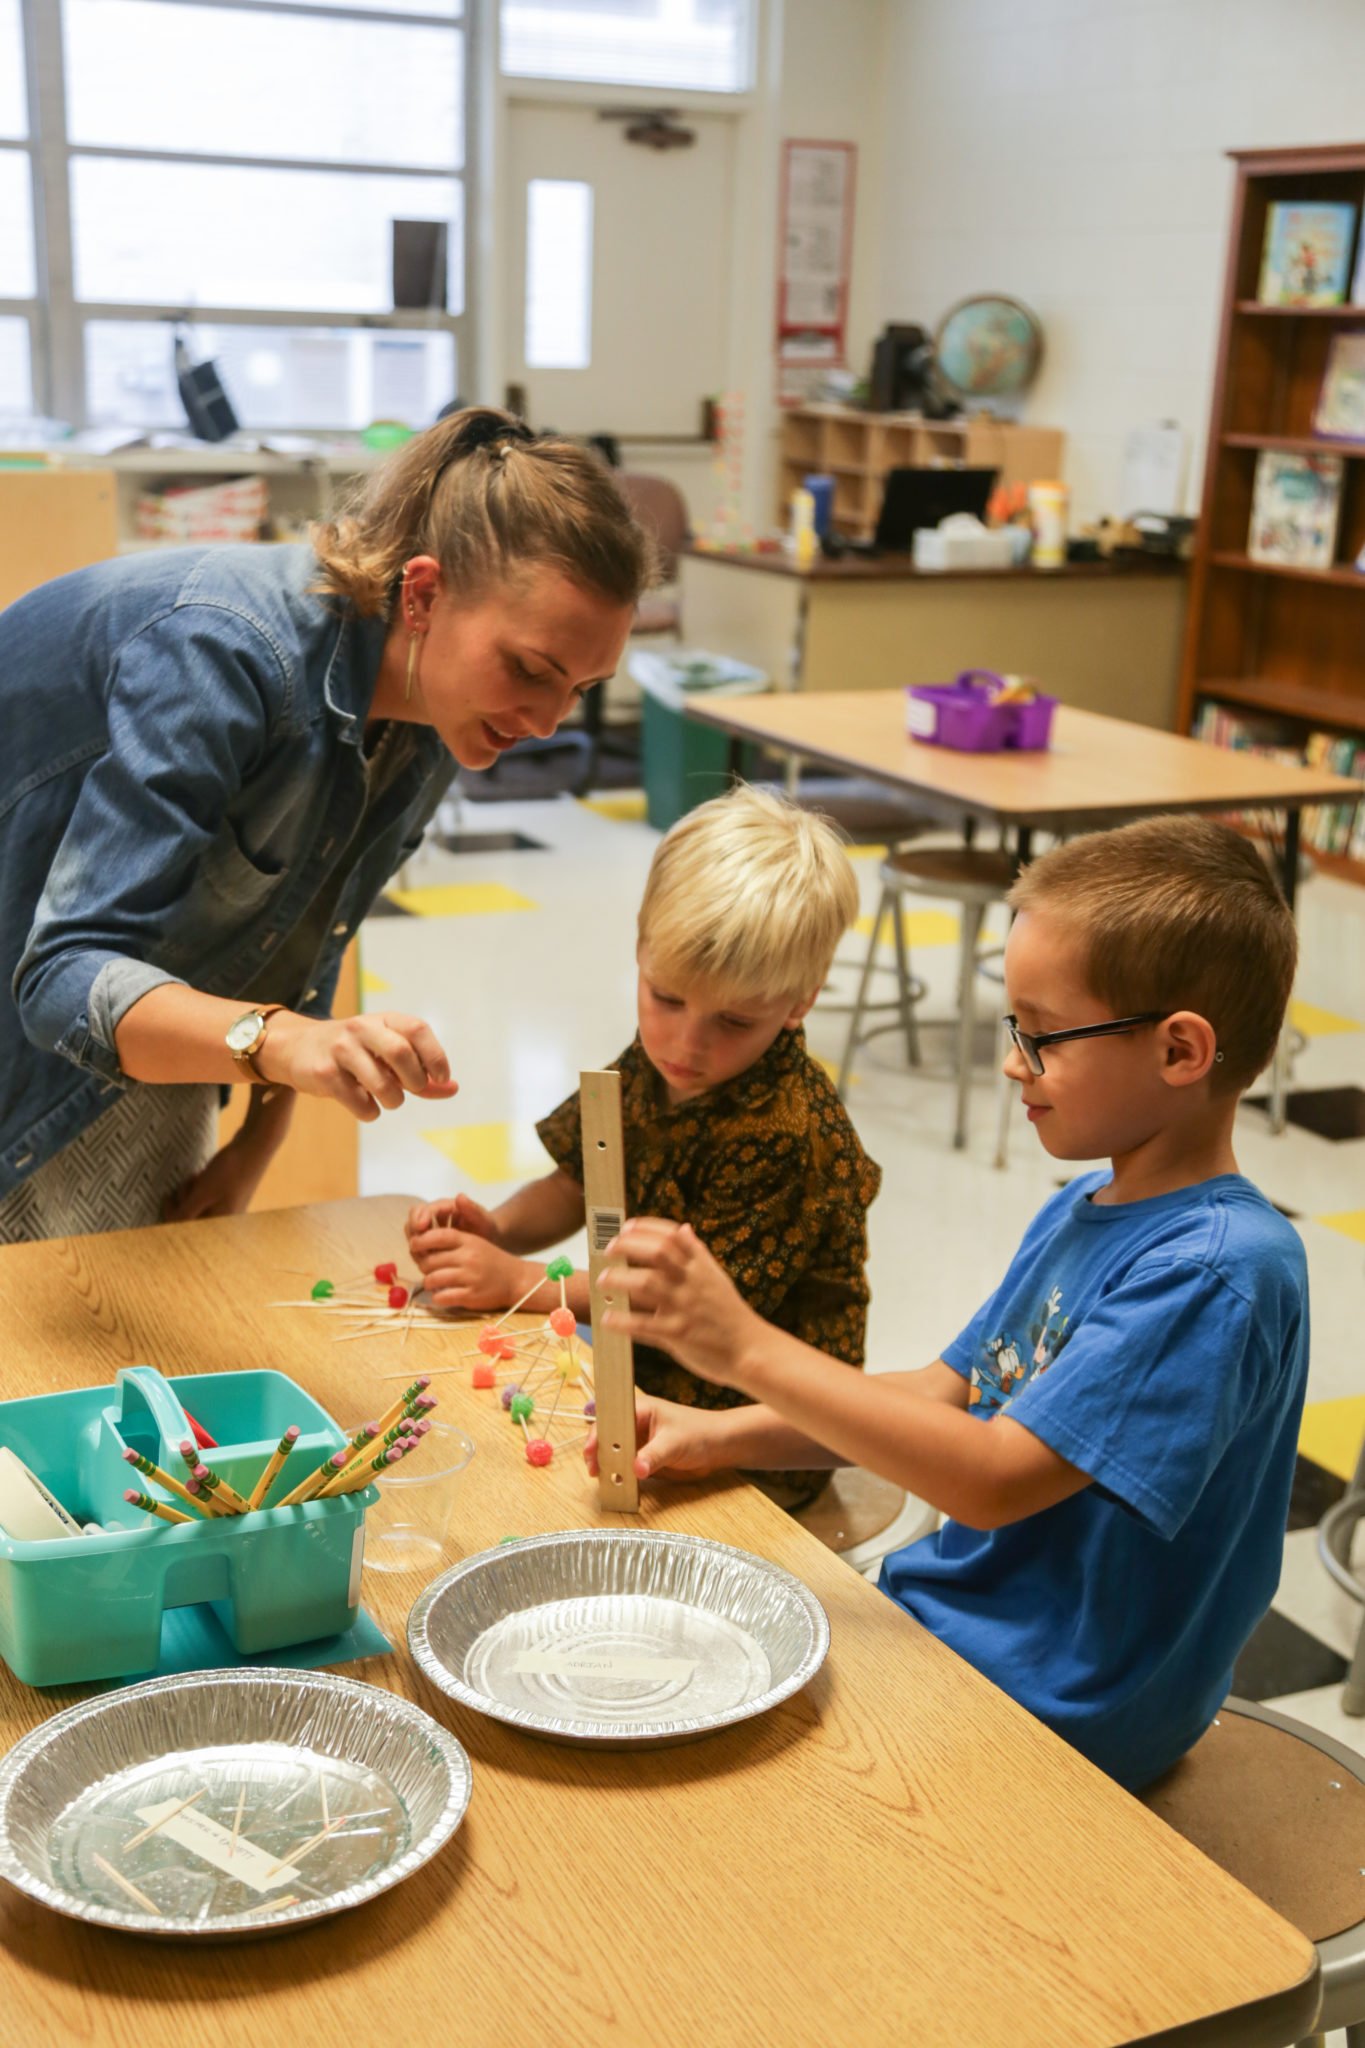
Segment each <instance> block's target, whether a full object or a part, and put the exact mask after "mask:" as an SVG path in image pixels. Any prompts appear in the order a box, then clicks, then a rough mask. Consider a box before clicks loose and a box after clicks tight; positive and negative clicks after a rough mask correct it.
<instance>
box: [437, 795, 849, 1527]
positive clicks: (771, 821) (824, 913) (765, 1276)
mask: <svg viewBox="0 0 1365 2048" xmlns="http://www.w3.org/2000/svg"><path fill="white" fill-rule="evenodd" d="M857 912H858V890H857V883H856V881H855V879H854V875H853V870H852V868H851V866H850V864H849V860H848V856H847V854H846V853H845V852H844V849H843V846H842V845H841V843H840V841H839V839H838V836H837V834H836V833H835V831H834V829H833V828H832V827H831V826H830V825H829V824H828V823H827V822H826V821H825V820H824V819H822V818H819V817H814V816H812V815H810V814H808V813H806V812H803V811H800V810H798V809H796V807H795V806H794V805H791V804H787V803H784V802H782V801H780V800H779V799H778V798H776V797H771V796H765V795H763V794H761V793H760V792H759V791H757V790H752V789H738V790H735V791H733V792H732V793H731V794H730V795H728V796H724V797H718V798H716V799H715V800H714V801H713V802H711V803H707V804H703V805H701V806H700V808H699V809H697V810H695V811H692V812H690V813H689V814H688V815H687V816H686V817H685V818H683V819H682V820H681V821H680V822H679V823H678V824H677V825H675V826H674V828H673V830H672V831H671V832H670V833H669V834H668V836H667V837H666V838H665V839H664V840H663V841H662V842H661V844H660V846H659V848H658V850H657V852H656V854H655V856H654V861H653V864H652V866H651V868H650V871H649V879H648V881H647V882H646V884H645V893H644V900H643V902H642V903H641V905H640V915H639V924H638V946H637V959H638V963H639V986H638V1019H639V1033H638V1035H637V1037H636V1039H635V1041H634V1043H633V1044H632V1045H630V1046H629V1047H628V1048H627V1050H626V1051H625V1052H624V1053H622V1055H621V1057H620V1058H619V1059H618V1060H617V1061H616V1062H615V1065H616V1066H617V1067H619V1069H620V1071H621V1076H622V1097H623V1108H624V1120H625V1140H626V1183H627V1186H626V1200H627V1207H628V1209H629V1211H630V1213H631V1214H632V1215H634V1214H648V1215H654V1216H664V1217H668V1218H670V1219H671V1220H672V1221H673V1222H675V1223H688V1224H690V1225H691V1226H692V1229H693V1230H694V1232H695V1233H696V1236H697V1239H698V1241H699V1242H700V1243H702V1244H705V1245H706V1246H708V1247H709V1249H710V1251H711V1252H712V1253H713V1254H714V1256H715V1258H716V1259H717V1260H718V1261H719V1264H720V1267H721V1268H722V1269H723V1270H724V1271H725V1272H726V1273H727V1274H728V1276H729V1278H730V1279H731V1280H732V1281H733V1282H734V1285H735V1287H736V1289H737V1290H738V1295H739V1298H740V1299H741V1300H743V1301H744V1302H747V1303H748V1304H749V1305H750V1307H751V1308H752V1309H753V1311H754V1312H755V1314H757V1315H760V1316H762V1317H764V1318H765V1319H766V1320H767V1321H768V1322H770V1323H771V1324H772V1325H773V1326H774V1327H776V1328H777V1329H780V1330H783V1331H786V1332H788V1333H790V1334H791V1335H792V1336H793V1337H794V1338H796V1339H798V1340H799V1341H800V1342H802V1343H804V1344H812V1345H815V1346H817V1347H818V1348H819V1349H820V1350H821V1351H822V1352H824V1353H826V1354H827V1355H829V1356H830V1357H832V1358H836V1359H838V1360H840V1361H841V1362H842V1363H844V1364H846V1365H860V1364H861V1363H862V1357H863V1337H864V1329H865V1323H866V1313H867V1298H868V1289H867V1277H866V1273H865V1271H864V1266H865V1262H866V1258H867V1223H866V1211H867V1207H868V1204H869V1203H870V1202H871V1201H872V1199H873V1197H874V1195H875V1194H876V1192H877V1188H878V1186H879V1184H880V1180H881V1171H880V1168H878V1167H877V1166H875V1165H873V1163H872V1162H871V1161H870V1160H869V1159H868V1157H867V1155H866V1154H865V1153H864V1151H863V1149H862V1146H861V1145H860V1144H859V1142H858V1138H857V1136H856V1134H855V1132H854V1130H853V1127H852V1125H851V1124H850V1123H849V1121H848V1118H847V1116H846V1115H845V1114H844V1110H843V1107H842V1105H841V1104H840V1102H839V1099H838V1097H837V1096H836V1094H835V1092H834V1089H833V1087H832V1086H831V1084H830V1082H829V1080H828V1078H827V1076H826V1075H825V1073H824V1072H823V1070H822V1069H821V1068H820V1067H819V1066H817V1065H816V1063H815V1061H814V1060H812V1059H811V1057H810V1055H809V1054H808V1053H807V1051H806V1048H805V1035H804V1032H803V1030H802V1028H801V1027H802V1019H803V1018H804V1017H805V1015H806V1013H807V1011H808V1010H809V1009H810V1007H811V1005H812V1004H813V1003H814V1001H815V998H816V996H817V995H818V994H819V991H820V987H821V984H822V983H823V981H824V979H825V976H826V974H827V973H828V971H829V966H830V962H831V961H832V959H833V957H834V949H835V947H836V946H837V945H838V943H839V940H840V938H841V936H842V934H843V933H844V931H845V930H846V929H847V928H848V926H849V925H850V924H851V923H852V921H853V919H854V918H855V917H856V915H857ZM537 1128H538V1130H539V1132H540V1136H541V1140H542V1142H543V1143H544V1145H545V1149H546V1150H547V1152H548V1153H549V1154H550V1157H551V1158H552V1159H553V1160H554V1162H555V1170H554V1172H553V1173H550V1174H547V1175H546V1176H545V1177H544V1178H543V1179H541V1180H536V1181H532V1182H530V1183H529V1184H528V1185H527V1186H526V1187H523V1188H520V1189H518V1191H517V1192H516V1194H514V1195H512V1196H510V1197H509V1198H508V1200H507V1201H505V1202H503V1203H501V1204H500V1205H499V1206H498V1207H497V1208H496V1209H493V1210H491V1211H490V1210H487V1209H483V1208H481V1207H480V1206H479V1204H478V1203H477V1202H473V1201H471V1200H470V1199H469V1197H468V1196H467V1195H459V1196H456V1197H454V1198H453V1199H452V1200H451V1201H449V1202H439V1203H435V1204H432V1205H427V1204H422V1205H419V1206H418V1207H417V1208H415V1209H413V1211H412V1212H411V1214H410V1216H409V1218H408V1238H409V1243H410V1246H411V1250H412V1253H413V1256H414V1258H415V1259H416V1261H417V1264H418V1265H419V1267H420V1268H421V1270H422V1272H423V1274H424V1275H425V1277H426V1281H427V1285H428V1287H429V1288H430V1289H431V1290H432V1293H433V1297H434V1299H435V1301H436V1302H437V1304H438V1305H440V1306H442V1307H459V1308H504V1307H506V1306H507V1305H508V1304H509V1303H510V1302H513V1301H516V1300H518V1299H519V1298H520V1297H521V1296H522V1295H523V1294H525V1292H526V1290H527V1289H528V1288H529V1287H532V1286H533V1285H534V1282H535V1278H536V1275H537V1273H538V1272H539V1271H541V1270H542V1265H541V1263H540V1262H533V1261H531V1260H530V1259H529V1257H528V1254H531V1253H533V1252H544V1251H545V1250H546V1249H548V1248H549V1247H550V1246H552V1245H555V1244H558V1243H560V1242H562V1240H563V1239H564V1238H566V1237H569V1236H571V1235H572V1234H573V1232H574V1231H576V1230H578V1229H581V1227H582V1224H583V1220H584V1198H583V1163H582V1126H581V1118H580V1113H579V1103H578V1097H577V1095H576V1094H574V1095H572V1096H570V1097H569V1099H568V1101H567V1102H564V1103H562V1104H561V1105H560V1107H559V1108H558V1109H556V1110H554V1111H553V1112H552V1113H551V1114H550V1115H549V1116H547V1117H546V1118H545V1119H544V1120H543V1122H542V1123H540V1124H539V1125H538V1126H537ZM567 1287H568V1301H569V1306H570V1307H571V1308H572V1309H573V1310H574V1313H575V1314H576V1315H577V1316H578V1317H579V1319H580V1321H583V1320H586V1318H587V1316H588V1276H587V1274H586V1273H575V1275H574V1276H573V1278H572V1279H571V1280H570V1281H569V1282H568V1283H567ZM557 1300H558V1287H557V1285H555V1286H551V1285H549V1284H548V1283H547V1285H546V1286H545V1289H544V1291H543V1295H539V1296H537V1295H533V1296H532V1297H531V1303H530V1305H531V1306H533V1307H536V1306H543V1307H546V1308H548V1307H551V1306H553V1305H554V1303H555V1302H556V1301H557ZM635 1369H636V1379H637V1382H638V1384H639V1385H640V1386H641V1387H643V1388H644V1389H645V1390H646V1391H647V1392H650V1393H653V1394H658V1395H663V1396H666V1397H667V1398H668V1399H670V1400H672V1401H675V1402H680V1403H687V1404H700V1405H702V1406H710V1407H731V1406H733V1405H735V1404H736V1403H737V1402H740V1401H743V1400H744V1399H745V1398H746V1397H745V1396H744V1395H742V1394H740V1393H737V1392H735V1391H734V1390H732V1389H729V1388H721V1387H716V1386H714V1385H712V1384H711V1383H710V1382H709V1381H707V1380H705V1379H697V1378H696V1377H694V1375H693V1374H692V1373H690V1372H689V1371H688V1370H687V1369H686V1367H685V1366H682V1365H679V1364H678V1363H677V1362H675V1360H673V1359H671V1358H669V1357H666V1356H665V1355H664V1354H663V1353H662V1352H660V1351H658V1350H656V1349H655V1348H653V1347H652V1346H651V1345H650V1343H649V1341H648V1339H647V1338H646V1339H644V1341H642V1342H641V1344H640V1345H639V1346H638V1348H637V1350H636V1353H635ZM825 1477H827V1474H817V1475H814V1477H813V1478H806V1477H805V1476H802V1475H797V1474H788V1475H787V1477H786V1481H785V1485H784V1486H775V1487H774V1491H776V1492H777V1493H778V1494H779V1496H780V1497H784V1498H785V1499H786V1500H787V1504H788V1505H796V1504H798V1502H799V1500H800V1499H801V1498H809V1497H810V1495H811V1494H812V1493H813V1492H814V1491H816V1490H818V1486H819V1485H821V1484H823V1483H824V1478H825Z"/></svg>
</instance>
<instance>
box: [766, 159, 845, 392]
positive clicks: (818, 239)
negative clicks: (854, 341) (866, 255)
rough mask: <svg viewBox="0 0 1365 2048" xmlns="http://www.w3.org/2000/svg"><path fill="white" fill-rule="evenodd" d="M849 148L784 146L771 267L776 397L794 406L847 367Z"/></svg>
mask: <svg viewBox="0 0 1365 2048" xmlns="http://www.w3.org/2000/svg"><path fill="white" fill-rule="evenodd" d="M857 157H858V152H857V149H856V147H855V145H854V144H853V143H851V142H784V143H783V145H782V201H781V216H780V223H781V224H780V228H779V236H780V242H779V248H778V267H777V395H778V402H779V403H780V404H782V405H800V404H801V403H802V402H803V400H805V399H808V398H809V397H810V396H811V395H812V394H813V393H814V392H815V391H816V390H818V389H819V387H820V384H821V383H822V381H823V379H824V377H825V375H826V373H827V372H828V371H830V370H838V369H843V368H844V366H845V364H846V363H847V360H848V358H847V334H848V280H849V269H850V265H851V262H852V255H853V187H854V179H855V175H856V171H857Z"/></svg>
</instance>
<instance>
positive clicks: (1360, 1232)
mask: <svg viewBox="0 0 1365 2048" xmlns="http://www.w3.org/2000/svg"><path fill="white" fill-rule="evenodd" d="M1313 1221H1314V1222H1315V1223H1321V1224H1322V1225H1323V1226H1324V1228H1325V1229H1327V1230H1339V1231H1340V1232H1341V1234H1342V1236H1343V1237H1353V1238H1355V1240H1356V1242H1357V1243H1358V1244H1365V1209H1338V1210H1337V1212H1336V1214H1335V1215H1334V1216H1315V1217H1314V1218H1313Z"/></svg>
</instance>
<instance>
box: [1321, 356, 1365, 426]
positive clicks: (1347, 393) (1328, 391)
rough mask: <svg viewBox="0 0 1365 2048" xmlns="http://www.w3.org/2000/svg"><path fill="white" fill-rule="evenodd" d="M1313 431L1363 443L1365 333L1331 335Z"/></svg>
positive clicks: (1364, 417) (1364, 421)
mask: <svg viewBox="0 0 1365 2048" xmlns="http://www.w3.org/2000/svg"><path fill="white" fill-rule="evenodd" d="M1313 432H1314V433H1315V434H1329V435H1331V436H1332V437H1333V438H1334V439H1336V440H1338V441H1365V334H1334V335H1333V336H1332V346H1331V348H1330V349H1329V351H1328V354H1327V368H1326V369H1325V370H1324V372H1323V377H1322V389H1321V390H1320V391H1319V393H1318V402H1317V405H1316V406H1315V407H1314V410H1313Z"/></svg>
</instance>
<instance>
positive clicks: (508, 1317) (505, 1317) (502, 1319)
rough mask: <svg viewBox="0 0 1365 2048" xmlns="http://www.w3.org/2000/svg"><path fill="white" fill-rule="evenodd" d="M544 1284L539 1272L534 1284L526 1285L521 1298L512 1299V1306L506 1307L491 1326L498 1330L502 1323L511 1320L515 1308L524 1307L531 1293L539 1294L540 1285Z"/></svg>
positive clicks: (542, 1275)
mask: <svg viewBox="0 0 1365 2048" xmlns="http://www.w3.org/2000/svg"><path fill="white" fill-rule="evenodd" d="M544 1285H545V1275H544V1274H543V1273H541V1274H540V1275H539V1276H538V1278H537V1279H536V1282H535V1285H534V1286H532V1287H528V1288H527V1290H526V1292H525V1294H523V1295H522V1297H521V1300H520V1301H514V1302H513V1303H512V1306H511V1307H510V1308H509V1309H508V1310H507V1311H506V1312H505V1313H504V1314H503V1315H500V1316H499V1317H498V1320H497V1321H496V1323H494V1325H493V1328H494V1329H495V1330H500V1329H501V1328H502V1326H503V1324H504V1323H505V1322H508V1321H510V1320H511V1318H512V1317H513V1316H514V1315H515V1314H516V1312H517V1310H518V1309H519V1308H524V1307H525V1305H526V1303H527V1302H528V1301H529V1300H530V1299H531V1296H532V1295H533V1294H539V1292H540V1290H541V1288H542V1287H543V1286H544Z"/></svg>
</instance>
